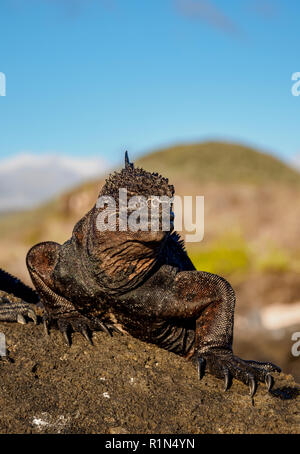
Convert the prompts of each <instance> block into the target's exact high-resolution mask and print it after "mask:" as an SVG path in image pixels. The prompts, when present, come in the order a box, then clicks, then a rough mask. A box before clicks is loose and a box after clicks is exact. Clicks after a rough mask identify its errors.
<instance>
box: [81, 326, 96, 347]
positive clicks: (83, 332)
mask: <svg viewBox="0 0 300 454" xmlns="http://www.w3.org/2000/svg"><path fill="white" fill-rule="evenodd" d="M81 334H82V335H83V337H84V338H85V339H86V340H87V341H88V343H89V344H90V345H93V342H92V339H91V337H90V336H89V333H88V331H87V329H86V328H82V330H81Z"/></svg>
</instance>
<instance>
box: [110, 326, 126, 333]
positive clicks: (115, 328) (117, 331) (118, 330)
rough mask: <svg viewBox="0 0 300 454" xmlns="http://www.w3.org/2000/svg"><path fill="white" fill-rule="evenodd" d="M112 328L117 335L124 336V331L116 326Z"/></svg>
mask: <svg viewBox="0 0 300 454" xmlns="http://www.w3.org/2000/svg"><path fill="white" fill-rule="evenodd" d="M110 328H111V329H112V330H113V331H115V332H116V333H118V334H122V335H123V333H122V331H121V330H120V329H119V328H117V327H116V326H115V325H110Z"/></svg>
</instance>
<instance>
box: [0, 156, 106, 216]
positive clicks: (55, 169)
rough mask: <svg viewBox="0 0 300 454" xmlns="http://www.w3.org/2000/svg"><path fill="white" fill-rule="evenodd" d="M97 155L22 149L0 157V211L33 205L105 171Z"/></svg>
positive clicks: (102, 162) (103, 164)
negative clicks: (40, 153) (75, 156)
mask: <svg viewBox="0 0 300 454" xmlns="http://www.w3.org/2000/svg"><path fill="white" fill-rule="evenodd" d="M106 169H107V164H106V163H105V162H104V161H103V160H101V159H96V158H95V159H93V158H87V159H82V158H81V159H79V158H73V157H67V156H61V155H58V154H57V155H55V154H47V155H35V154H29V153H26V154H25V153H22V154H19V155H16V156H14V157H12V158H9V159H5V160H2V161H0V212H3V211H14V210H22V209H26V208H30V207H33V206H35V205H37V204H40V203H41V202H44V201H45V200H47V199H50V198H51V197H53V196H54V195H56V194H57V193H59V192H62V191H64V190H66V189H68V188H70V187H72V186H75V185H77V184H79V183H81V182H82V181H84V180H87V179H90V178H94V177H96V176H99V175H101V174H103V173H104V172H105V170H106Z"/></svg>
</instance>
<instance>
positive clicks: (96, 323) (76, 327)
mask: <svg viewBox="0 0 300 454" xmlns="http://www.w3.org/2000/svg"><path fill="white" fill-rule="evenodd" d="M43 322H44V327H45V332H46V334H49V328H50V327H51V326H54V325H55V326H56V327H57V328H58V329H59V331H60V332H61V334H62V336H63V339H64V341H65V343H66V344H67V345H68V346H70V345H71V332H79V333H81V334H82V335H83V337H84V338H85V339H86V340H87V341H88V342H89V343H90V344H91V345H93V342H92V337H91V333H92V331H104V332H106V333H107V334H109V335H110V336H111V332H110V330H109V328H110V325H108V324H105V323H104V322H101V321H100V320H97V319H89V318H87V317H85V316H84V315H81V314H79V313H69V314H62V315H60V316H56V317H54V316H52V315H49V314H45V315H44V317H43Z"/></svg>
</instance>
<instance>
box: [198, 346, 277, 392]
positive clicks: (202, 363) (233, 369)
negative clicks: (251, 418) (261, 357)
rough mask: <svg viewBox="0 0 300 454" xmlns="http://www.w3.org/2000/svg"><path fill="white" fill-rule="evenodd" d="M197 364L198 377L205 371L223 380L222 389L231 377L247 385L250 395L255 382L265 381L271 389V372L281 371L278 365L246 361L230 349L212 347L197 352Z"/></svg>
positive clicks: (272, 381) (228, 384)
mask: <svg viewBox="0 0 300 454" xmlns="http://www.w3.org/2000/svg"><path fill="white" fill-rule="evenodd" d="M196 359H197V366H198V374H199V379H200V380H201V379H202V378H203V376H204V374H205V371H206V370H207V372H209V373H210V374H211V375H214V376H216V377H217V378H220V379H223V380H224V390H225V391H227V389H229V387H230V386H231V381H232V379H233V378H235V379H236V380H239V381H241V382H243V383H245V384H246V385H248V386H249V390H250V396H251V397H253V396H254V394H255V392H256V389H257V382H263V383H266V386H267V389H268V391H271V389H272V387H273V384H274V378H273V377H272V375H271V373H272V372H281V369H280V368H279V367H278V366H275V365H274V364H272V363H261V362H257V361H247V360H243V359H240V358H238V357H237V356H234V355H233V353H232V351H231V350H225V349H220V350H218V349H212V350H209V351H206V352H203V353H197V357H196Z"/></svg>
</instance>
